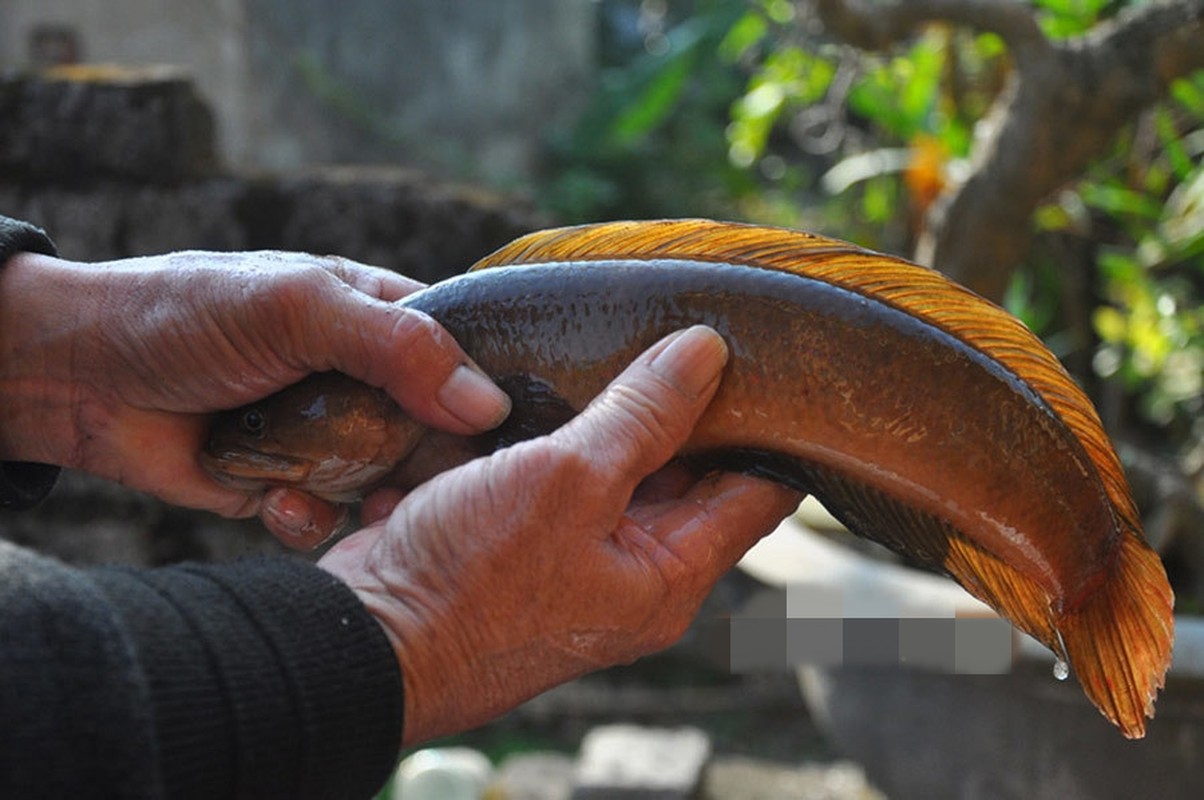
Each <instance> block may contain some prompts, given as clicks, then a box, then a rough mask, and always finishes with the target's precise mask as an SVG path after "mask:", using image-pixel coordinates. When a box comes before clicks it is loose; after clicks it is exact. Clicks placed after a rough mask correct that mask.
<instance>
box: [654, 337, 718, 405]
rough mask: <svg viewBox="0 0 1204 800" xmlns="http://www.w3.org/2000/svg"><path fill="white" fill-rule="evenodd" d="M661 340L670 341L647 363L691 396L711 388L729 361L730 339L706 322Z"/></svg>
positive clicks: (696, 395)
mask: <svg viewBox="0 0 1204 800" xmlns="http://www.w3.org/2000/svg"><path fill="white" fill-rule="evenodd" d="M662 341H667V342H668V345H667V346H666V347H665V349H664V350H661V351H660V352H659V353H657V354H656V356H655V357H653V359H652V361H651V362H649V364H648V366H649V367H651V368H652V369H653V371H655V372H657V373H659V374H660V375H661V377H663V378H664V379H665V380H667V381H669V382H670V383H672V384H673V385H674V386H676V387H677V388H678V389H679V390H681V392H682V393H683V394H686V395H688V396H690V397H698V396H699V395H701V394H702V393H703V392H705V391H706V390H707V389H709V388H710V387H711V384H713V383H714V382H715V381H716V380H718V379H719V375H720V373H721V372H722V371H723V366H724V365H725V364H726V363H727V356H728V349H727V343H726V342H724V341H723V337H722V336H720V335H719V334H718V333H716V332H715V331H714V330H712V329H711V328H708V327H707V326H705V325H695V326H694V327H692V328H687V329H686V330H684V331H679V332H678V333H676V334H671V335H670V336H668V337H666V338H665V339H664V340H662Z"/></svg>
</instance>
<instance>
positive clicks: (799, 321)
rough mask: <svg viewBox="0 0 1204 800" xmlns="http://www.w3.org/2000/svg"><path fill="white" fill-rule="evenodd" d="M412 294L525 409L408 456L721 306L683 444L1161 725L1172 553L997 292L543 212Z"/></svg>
mask: <svg viewBox="0 0 1204 800" xmlns="http://www.w3.org/2000/svg"><path fill="white" fill-rule="evenodd" d="M404 302H405V303H406V304H407V305H410V306H412V307H414V308H417V309H420V310H422V311H424V312H425V313H427V314H430V315H431V316H432V317H434V318H435V319H436V320H438V321H439V322H440V323H441V324H442V325H443V326H444V327H446V328H447V329H448V330H449V331H450V332H451V333H452V335H453V336H455V338H456V339H457V341H458V342H460V344H461V345H462V346H463V347H464V349H465V351H466V352H468V353H469V354H470V355H471V356H472V358H473V359H474V361H476V363H477V364H479V365H480V366H481V367H482V368H483V369H484V370H485V371H486V372H487V373H488V374H490V375H491V376H492V377H494V378H495V380H497V381H498V382H499V385H501V386H503V388H505V389H507V391H508V392H509V393H510V394H511V397H512V399H513V401H514V410H513V412H512V414H511V417H510V419H509V420H508V421H507V422H506V423H505V425H504V426H503V428H502V429H500V430H499V431H498V432H497V433H495V434H492V435H490V436H486V437H478V438H476V439H472V440H467V439H465V440H460V441H459V442H457V443H456V445H457V446H449V443H448V438H447V437H446V435H436V434H434V433H432V434H429V435H425V436H424V435H423V434H422V432H421V431H420V430H419V429H416V428H414V427H411V428H409V429H407V432H406V435H405V437H403V438H405V439H406V442H405V445H404V447H402V448H398V449H404V450H405V452H406V454H407V455H406V456H404V457H399V461H400V462H401V464H400V466H399V468H398V470H397V471H395V473H394V476H395V477H400V476H403V479H404V480H405V481H407V482H410V483H416V482H419V481H421V480H424V479H425V478H427V477H430V476H431V475H433V474H435V473H437V472H439V471H442V470H444V469H446V468H449V467H451V466H454V465H455V464H456V463H460V462H462V461H463V460H466V459H468V458H470V457H473V456H474V455H476V454H479V453H481V452H488V451H489V450H490V449H492V448H493V447H496V446H498V445H499V443H500V444H505V443H507V442H510V441H516V440H520V439H523V438H529V437H531V436H535V435H539V434H541V433H546V432H548V431H550V430H552V429H554V428H555V427H557V426H558V425H560V424H562V423H563V422H564V421H565V420H567V419H569V418H571V416H572V415H573V414H575V413H576V412H577V411H579V410H581V409H582V408H584V407H585V405H586V404H588V403H589V401H590V400H591V399H592V398H594V397H595V396H597V395H598V394H599V393H600V392H601V391H602V390H603V389H604V388H605V386H606V385H607V384H608V383H609V382H610V380H612V379H613V378H614V377H615V376H616V375H618V373H619V372H621V371H622V369H623V368H624V367H625V366H626V365H627V364H629V363H630V362H631V361H632V360H633V359H634V358H635V357H636V356H637V355H638V354H639V353H640V352H642V351H643V350H644V349H646V348H647V347H648V346H650V345H651V344H653V343H654V342H656V341H657V340H659V339H660V338H661V337H663V336H664V335H667V334H668V333H670V332H672V331H674V330H678V329H680V328H683V327H686V326H689V325H693V324H699V323H701V324H706V325H709V326H711V327H713V328H715V329H716V330H717V331H718V332H719V333H720V334H721V335H722V336H723V337H724V339H725V340H726V341H727V343H728V346H729V349H730V351H731V359H730V361H729V363H728V366H727V368H726V372H725V374H724V376H723V379H722V381H721V383H720V387H719V389H718V392H717V394H716V396H715V398H714V400H713V401H712V403H711V405H710V406H709V407H708V409H707V411H706V413H705V414H704V415H703V417H702V419H701V420H700V422H699V423H698V425H697V427H696V428H695V430H694V432H693V434H692V436H691V437H690V439H689V441H688V442H687V443H686V445H685V447H684V448H683V450H682V453H681V455H682V456H684V457H688V458H692V459H695V460H699V461H702V462H703V463H708V464H711V465H714V466H720V467H725V468H734V469H742V470H746V471H751V472H755V473H760V474H764V475H767V476H770V477H773V478H775V479H777V480H780V481H782V482H784V483H787V484H789V485H791V486H793V487H795V488H798V489H801V490H803V491H806V492H809V493H811V494H814V495H815V496H816V497H817V498H818V499H819V500H820V501H821V502H823V503H824V504H825V505H826V506H827V507H828V508H829V510H830V511H832V512H833V513H834V514H835V515H836V516H837V517H838V518H840V519H841V520H842V521H844V522H845V523H846V524H847V525H848V526H849V527H850V529H852V530H853V531H854V532H856V533H858V534H860V535H862V536H866V537H867V538H871V539H874V540H876V541H879V542H881V543H883V544H885V545H887V546H889V547H891V548H893V549H895V550H897V551H899V552H901V553H903V554H905V555H907V556H908V557H910V558H912V559H913V560H917V561H920V562H923V563H926V564H928V565H930V566H932V567H934V568H936V569H939V570H942V571H944V572H946V573H948V574H950V575H952V576H953V577H954V578H955V579H957V580H958V581H959V582H960V583H962V585H963V586H965V587H966V588H967V589H968V590H969V591H970V592H971V593H972V594H975V595H976V596H978V597H980V598H982V599H983V600H985V601H986V602H988V603H989V604H991V605H992V606H993V607H995V608H997V609H999V610H1000V612H1001V613H1002V614H1004V615H1005V616H1007V617H1008V618H1010V619H1011V620H1012V621H1013V622H1014V623H1016V624H1017V626H1018V627H1020V628H1021V629H1023V630H1025V631H1027V632H1028V633H1030V634H1032V635H1033V636H1034V637H1036V638H1037V639H1038V640H1040V641H1042V642H1043V643H1045V644H1046V645H1047V646H1049V647H1050V648H1051V649H1053V650H1054V651H1055V652H1056V653H1057V654H1058V655H1059V657H1061V658H1065V659H1066V660H1068V661H1069V662H1070V663H1071V664H1072V665H1073V666H1074V667H1075V668H1076V671H1077V673H1078V676H1079V679H1080V683H1082V684H1083V686H1084V689H1085V690H1086V691H1087V693H1088V695H1089V696H1090V697H1091V699H1092V700H1093V701H1094V702H1095V703H1096V704H1097V705H1098V706H1099V707H1100V709H1101V711H1102V712H1103V713H1104V714H1105V715H1106V716H1107V717H1108V718H1109V719H1111V720H1112V721H1113V722H1114V723H1116V724H1117V725H1118V726H1120V727H1121V729H1122V731H1123V732H1124V733H1125V734H1126V735H1129V736H1139V735H1141V734H1142V733H1143V732H1144V725H1145V722H1144V718H1145V716H1146V715H1149V714H1152V703H1153V697H1154V695H1155V694H1156V691H1157V689H1158V688H1159V687H1160V686H1161V685H1162V680H1163V674H1164V672H1165V669H1166V666H1167V663H1168V662H1169V654H1170V646H1171V638H1172V627H1171V626H1172V623H1171V606H1172V598H1171V593H1170V588H1169V585H1168V584H1167V581H1166V577H1165V573H1164V571H1163V568H1162V565H1161V562H1160V561H1159V559H1158V557H1157V555H1156V554H1155V553H1153V551H1152V550H1150V548H1149V547H1148V546H1147V545H1146V543H1145V541H1144V539H1143V538H1142V536H1141V533H1140V522H1139V520H1138V518H1137V512H1136V509H1135V508H1134V506H1133V502H1132V499H1131V497H1130V496H1129V493H1128V488H1127V485H1126V484H1125V480H1124V476H1123V472H1122V471H1121V469H1120V465H1119V462H1118V461H1117V459H1116V456H1115V453H1114V451H1113V449H1112V447H1111V445H1110V443H1109V442H1108V440H1107V437H1106V436H1105V435H1104V434H1103V431H1102V428H1101V426H1100V424H1099V421H1098V418H1097V417H1096V415H1095V412H1094V410H1093V409H1092V407H1091V404H1090V402H1089V401H1088V400H1087V399H1086V397H1085V396H1084V395H1083V394H1082V392H1081V391H1080V390H1079V389H1078V387H1077V386H1076V385H1075V384H1074V383H1073V381H1072V380H1071V379H1070V378H1069V376H1068V375H1066V373H1065V371H1064V370H1063V369H1062V367H1061V365H1060V364H1058V362H1057V360H1056V359H1055V358H1054V357H1053V356H1052V355H1051V354H1049V352H1048V350H1046V349H1045V348H1044V346H1043V345H1042V344H1041V343H1040V341H1039V340H1037V339H1036V337H1034V336H1033V335H1032V334H1031V333H1030V332H1028V330H1027V329H1025V328H1024V327H1023V325H1021V324H1020V323H1019V322H1017V321H1016V320H1015V319H1014V318H1012V317H1010V316H1009V315H1007V314H1006V313H1005V312H1003V311H1002V310H1000V309H998V308H997V307H995V306H993V305H991V304H989V303H987V302H986V301H985V300H982V299H980V298H978V297H976V296H974V295H972V294H971V293H970V292H968V291H967V290H965V289H962V288H961V287H959V286H957V285H956V284H952V283H951V282H949V281H948V280H946V279H944V278H943V277H941V276H939V275H938V274H937V273H935V272H932V271H931V270H927V269H924V268H922V267H918V266H916V265H913V264H909V263H907V262H904V261H901V260H899V259H894V258H890V257H887V256H882V255H880V254H875V253H870V252H868V251H865V250H862V249H860V248H857V247H855V246H853V245H849V244H846V243H843V242H836V241H834V240H830V239H824V238H821V237H813V236H809V235H807V234H801V233H796V232H790V231H783V230H779V229H771V228H758V227H751V226H740V225H733V224H725V223H714V222H708V221H698V220H688V221H667V222H651V223H612V224H607V225H599V226H584V227H580V228H571V229H560V230H554V231H547V232H542V233H536V234H532V235H531V236H528V237H525V238H523V239H520V240H518V241H517V242H515V243H513V244H512V245H509V246H507V247H506V248H503V249H502V250H500V251H498V252H497V253H495V254H494V255H492V256H490V257H488V258H486V259H485V260H483V261H482V262H481V263H479V264H478V265H477V267H475V268H474V270H473V271H471V272H469V273H468V274H466V275H464V276H460V277H457V278H453V279H451V280H448V281H445V282H442V283H440V284H436V285H434V286H432V287H429V288H428V289H426V290H424V291H422V292H419V293H416V294H414V295H412V296H410V297H408V298H406V300H405V301H404ZM339 391H342V392H344V393H345V394H347V395H348V396H351V395H355V394H359V393H363V392H369V391H372V390H368V389H367V388H366V387H359V388H352V387H351V386H346V385H345V386H344V387H343V388H342V389H340V390H339ZM219 427H220V423H219ZM277 438H279V439H281V440H282V441H285V440H287V439H288V438H289V436H282V435H279V434H278V435H277ZM323 447H325V449H323ZM323 447H319V451H320V452H326V451H330V452H333V450H332V449H331V448H329V447H327V446H323ZM211 466H212V467H213V468H214V469H215V471H217V472H219V473H220V472H221V471H222V466H221V465H220V464H216V463H211ZM244 472H246V471H245V470H244ZM277 480H278V479H277ZM340 488H341V489H345V488H346V486H345V485H344V486H341V487H340Z"/></svg>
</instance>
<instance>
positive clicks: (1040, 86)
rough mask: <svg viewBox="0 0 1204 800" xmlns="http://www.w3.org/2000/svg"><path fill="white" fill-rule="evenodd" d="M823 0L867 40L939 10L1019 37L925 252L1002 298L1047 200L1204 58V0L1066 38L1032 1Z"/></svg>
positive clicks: (939, 15)
mask: <svg viewBox="0 0 1204 800" xmlns="http://www.w3.org/2000/svg"><path fill="white" fill-rule="evenodd" d="M814 1H815V3H816V8H817V10H818V11H819V12H820V15H821V18H822V19H823V20H824V22H825V24H827V25H829V26H830V30H831V31H832V32H833V33H835V34H837V35H840V36H842V37H843V36H845V35H848V36H849V37H850V41H851V42H852V43H853V44H856V45H858V46H873V47H875V48H878V47H882V46H885V45H886V44H888V43H890V42H893V41H896V40H898V39H899V38H901V37H903V36H905V35H906V34H907V32H908V31H910V30H911V29H913V28H914V26H915V25H917V24H920V23H922V22H924V21H930V20H933V19H944V20H947V21H952V22H956V23H958V24H964V25H969V26H972V27H975V28H978V29H980V30H989V31H994V32H995V33H998V34H999V35H1000V36H1001V37H1003V39H1004V40H1005V42H1007V44H1008V46H1009V48H1010V49H1011V52H1012V56H1013V61H1014V63H1015V67H1016V68H1015V70H1014V71H1013V72H1012V74H1011V76H1010V78H1009V83H1008V85H1007V87H1006V88H1005V89H1004V91H1003V92H1002V93H1001V94H1000V95H999V97H998V98H996V101H995V104H994V106H993V107H992V109H991V111H990V112H989V114H988V115H987V117H986V118H985V119H984V120H983V123H982V126H981V131H982V133H983V135H982V136H981V137H980V139H979V140H978V141H977V142H976V144H975V148H974V153H973V154H972V164H971V170H970V175H969V177H968V178H967V179H966V180H965V181H964V182H963V183H962V184H961V185H959V186H955V187H952V188H951V189H950V190H948V191H947V192H946V193H945V195H944V196H942V197H941V198H940V199H939V200H938V201H937V202H936V203H934V204H933V207H932V209H931V210H930V213H929V216H928V220H927V229H926V230H925V232H924V234H923V235H922V236H921V239H920V242H919V245H918V246H917V251H916V257H917V259H918V260H920V261H923V262H925V263H929V264H933V265H935V266H937V267H939V268H940V269H942V270H943V271H945V272H946V273H948V274H949V275H951V276H952V277H954V278H955V279H957V280H959V281H961V282H963V283H965V284H967V285H968V286H970V287H971V288H972V289H974V290H976V291H978V292H979V293H980V294H982V295H984V296H986V297H988V298H991V299H994V300H998V299H999V298H1001V297H1002V296H1003V293H1004V291H1005V289H1006V288H1007V285H1008V282H1009V280H1010V279H1011V275H1012V272H1013V270H1014V269H1015V267H1016V265H1017V264H1019V263H1020V262H1021V261H1022V260H1023V258H1024V257H1025V255H1026V254H1027V252H1028V245H1029V239H1030V235H1031V224H1030V218H1031V216H1032V213H1033V211H1034V210H1035V209H1036V208H1037V206H1038V204H1040V203H1041V202H1042V201H1043V200H1045V199H1046V198H1047V197H1049V196H1050V195H1051V194H1053V193H1054V192H1055V191H1057V190H1058V189H1059V188H1061V187H1062V186H1064V185H1065V184H1066V183H1068V182H1070V181H1072V180H1073V179H1075V178H1077V177H1078V176H1079V175H1081V174H1082V172H1083V171H1084V170H1085V169H1086V168H1087V166H1088V165H1089V164H1090V163H1091V161H1093V160H1094V159H1096V158H1098V157H1100V156H1102V155H1104V154H1105V153H1106V152H1107V149H1108V147H1109V146H1111V144H1112V142H1113V141H1115V138H1116V135H1117V133H1118V132H1119V131H1120V129H1121V128H1122V127H1124V126H1125V125H1126V124H1127V123H1129V122H1130V121H1132V120H1133V119H1134V118H1135V117H1136V116H1137V115H1138V114H1139V113H1140V112H1141V111H1143V110H1144V109H1146V108H1148V107H1149V106H1150V105H1152V104H1153V103H1155V102H1156V101H1157V100H1159V99H1161V98H1162V97H1163V96H1164V95H1165V93H1166V91H1167V88H1168V87H1169V85H1170V83H1171V82H1172V81H1173V80H1174V79H1176V78H1178V77H1181V76H1183V75H1186V74H1188V73H1189V72H1191V71H1193V70H1196V69H1200V68H1204V0H1169V1H1168V2H1159V3H1151V4H1148V5H1143V6H1140V7H1138V8H1136V9H1134V10H1133V11H1131V12H1129V13H1126V14H1122V15H1121V16H1119V17H1117V18H1116V19H1115V20H1113V21H1111V22H1109V23H1106V24H1102V25H1100V26H1099V27H1098V28H1096V29H1095V30H1093V31H1091V32H1090V33H1089V34H1088V35H1086V36H1083V37H1079V38H1077V39H1071V40H1067V41H1065V42H1057V43H1055V42H1050V41H1049V40H1047V39H1045V37H1044V36H1043V35H1041V34H1040V31H1039V29H1038V28H1037V24H1036V20H1035V18H1034V17H1033V11H1032V9H1031V7H1029V6H1027V5H1023V4H1020V3H1017V2H1008V1H1007V0H915V2H904V1H902V0H900V1H898V2H888V3H882V4H870V3H866V2H864V1H863V0H814ZM1022 18H1026V19H1027V21H1023V20H1022Z"/></svg>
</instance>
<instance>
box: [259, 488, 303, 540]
mask: <svg viewBox="0 0 1204 800" xmlns="http://www.w3.org/2000/svg"><path fill="white" fill-rule="evenodd" d="M263 513H264V514H266V515H267V516H269V517H271V518H272V521H273V522H275V523H276V524H277V525H278V526H279V530H281V531H282V532H284V533H286V534H288V535H289V536H292V537H293V538H296V539H302V538H305V537H306V535H307V534H310V533H312V531H313V524H314V519H313V515H312V514H311V513H310V508H309V506H308V505H307V504H306V503H304V502H302V501H301V500H299V499H298V498H296V497H294V496H293V495H292V493H290V492H287V491H272V492H268V494H267V495H266V496H265V497H264V498H263Z"/></svg>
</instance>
